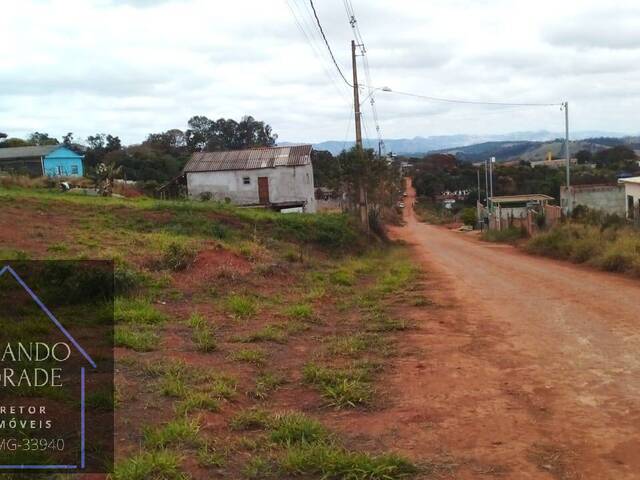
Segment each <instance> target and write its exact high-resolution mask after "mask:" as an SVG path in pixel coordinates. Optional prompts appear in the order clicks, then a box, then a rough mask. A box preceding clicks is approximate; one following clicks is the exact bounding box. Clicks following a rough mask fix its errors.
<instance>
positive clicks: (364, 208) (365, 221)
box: [351, 40, 369, 233]
mask: <svg viewBox="0 0 640 480" xmlns="http://www.w3.org/2000/svg"><path fill="white" fill-rule="evenodd" d="M351 66H352V68H353V111H354V112H355V120H356V155H358V156H361V155H362V154H363V153H364V152H363V148H362V126H361V123H360V91H359V90H358V65H357V64H356V42H355V40H351ZM358 200H359V201H358V203H359V205H358V208H359V210H360V223H361V224H362V226H363V227H364V229H365V231H366V232H367V233H369V208H368V205H367V194H366V191H365V188H364V185H363V181H362V172H361V178H360V179H358Z"/></svg>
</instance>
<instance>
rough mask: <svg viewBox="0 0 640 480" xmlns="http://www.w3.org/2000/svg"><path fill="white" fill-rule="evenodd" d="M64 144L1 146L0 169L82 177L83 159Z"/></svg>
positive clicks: (44, 174) (52, 175)
mask: <svg viewBox="0 0 640 480" xmlns="http://www.w3.org/2000/svg"><path fill="white" fill-rule="evenodd" d="M83 159H84V155H78V154H77V153H76V152H74V151H72V150H69V149H68V148H67V147H65V146H63V145H44V146H40V147H13V148H0V170H1V171H5V172H16V173H26V174H29V175H34V176H48V177H81V176H82V175H84V169H83V166H82V160H83Z"/></svg>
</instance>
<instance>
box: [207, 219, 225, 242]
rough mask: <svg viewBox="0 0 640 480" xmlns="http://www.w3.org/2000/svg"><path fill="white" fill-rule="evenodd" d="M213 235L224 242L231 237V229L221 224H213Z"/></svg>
mask: <svg viewBox="0 0 640 480" xmlns="http://www.w3.org/2000/svg"><path fill="white" fill-rule="evenodd" d="M211 234H212V235H213V236H214V237H216V238H217V239H219V240H224V239H225V238H229V236H230V232H229V229H228V228H227V227H225V226H224V225H222V224H221V223H219V222H213V224H212V225H211Z"/></svg>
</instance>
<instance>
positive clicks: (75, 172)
mask: <svg viewBox="0 0 640 480" xmlns="http://www.w3.org/2000/svg"><path fill="white" fill-rule="evenodd" d="M71 175H78V165H71Z"/></svg>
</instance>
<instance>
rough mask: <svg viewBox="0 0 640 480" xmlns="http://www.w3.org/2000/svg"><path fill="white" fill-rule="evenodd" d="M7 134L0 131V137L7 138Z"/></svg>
mask: <svg viewBox="0 0 640 480" xmlns="http://www.w3.org/2000/svg"><path fill="white" fill-rule="evenodd" d="M7 136H8V135H7V134H6V133H2V132H0V139H3V138H7Z"/></svg>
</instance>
